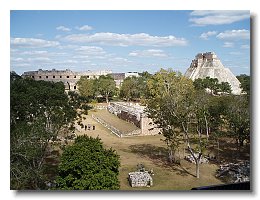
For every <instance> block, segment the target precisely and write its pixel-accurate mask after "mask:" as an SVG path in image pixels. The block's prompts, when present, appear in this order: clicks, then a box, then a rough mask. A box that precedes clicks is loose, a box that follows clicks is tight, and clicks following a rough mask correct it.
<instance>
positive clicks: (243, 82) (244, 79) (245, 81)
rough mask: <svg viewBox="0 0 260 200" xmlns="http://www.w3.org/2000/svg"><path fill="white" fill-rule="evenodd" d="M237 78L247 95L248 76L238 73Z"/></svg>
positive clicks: (248, 89)
mask: <svg viewBox="0 0 260 200" xmlns="http://www.w3.org/2000/svg"><path fill="white" fill-rule="evenodd" d="M237 79H238V80H239V81H240V83H241V85H240V87H241V88H242V90H243V92H246V93H247V94H248V95H250V76H248V75H246V74H240V75H239V76H237Z"/></svg>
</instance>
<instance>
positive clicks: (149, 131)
mask: <svg viewBox="0 0 260 200" xmlns="http://www.w3.org/2000/svg"><path fill="white" fill-rule="evenodd" d="M144 109H145V106H140V105H139V104H134V103H125V102H112V103H110V105H109V106H108V111H109V112H110V113H113V114H115V115H116V116H118V117H119V118H121V119H123V120H125V121H128V122H131V123H133V124H134V125H136V126H137V127H138V128H140V129H141V135H155V134H158V133H159V129H158V128H156V127H155V125H154V124H153V121H152V119H150V118H148V117H147V115H146V114H145V112H144Z"/></svg>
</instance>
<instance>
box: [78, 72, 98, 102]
mask: <svg viewBox="0 0 260 200" xmlns="http://www.w3.org/2000/svg"><path fill="white" fill-rule="evenodd" d="M77 84H78V86H79V93H80V95H81V96H84V97H87V98H94V97H95V93H96V90H97V88H96V87H95V85H96V80H94V79H88V78H87V77H86V76H81V77H80V79H79V81H78V82H77Z"/></svg>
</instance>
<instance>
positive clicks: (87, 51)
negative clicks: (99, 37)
mask: <svg viewBox="0 0 260 200" xmlns="http://www.w3.org/2000/svg"><path fill="white" fill-rule="evenodd" d="M76 51H77V52H78V53H80V54H82V55H84V56H101V55H104V54H106V52H105V51H104V49H103V48H101V47H96V46H81V47H79V48H77V49H76Z"/></svg>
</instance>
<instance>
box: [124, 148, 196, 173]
mask: <svg viewBox="0 0 260 200" xmlns="http://www.w3.org/2000/svg"><path fill="white" fill-rule="evenodd" d="M129 149H130V152H131V153H135V154H138V155H139V156H141V157H148V158H150V159H151V160H152V161H153V163H154V164H155V165H157V166H159V167H165V168H170V169H172V170H174V171H176V172H177V174H178V175H181V176H188V175H191V176H195V175H194V174H191V173H190V172H189V171H187V169H185V168H184V167H183V166H181V164H175V163H170V162H169V161H168V150H167V148H164V147H158V146H154V145H151V144H136V145H131V146H129Z"/></svg>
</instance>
